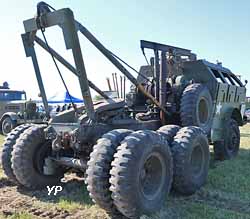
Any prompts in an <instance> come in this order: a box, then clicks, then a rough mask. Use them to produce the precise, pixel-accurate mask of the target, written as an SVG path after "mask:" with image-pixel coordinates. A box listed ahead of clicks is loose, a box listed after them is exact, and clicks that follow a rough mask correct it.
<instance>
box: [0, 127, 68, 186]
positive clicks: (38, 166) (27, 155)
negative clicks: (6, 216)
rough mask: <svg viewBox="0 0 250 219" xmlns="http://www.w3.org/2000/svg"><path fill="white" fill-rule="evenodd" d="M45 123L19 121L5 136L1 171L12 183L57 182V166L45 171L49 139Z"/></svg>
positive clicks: (60, 172) (49, 151) (29, 184)
mask: <svg viewBox="0 0 250 219" xmlns="http://www.w3.org/2000/svg"><path fill="white" fill-rule="evenodd" d="M44 128H45V126H42V125H31V124H30V125H21V126H18V127H17V128H15V129H14V130H12V131H11V133H10V134H9V135H8V136H7V138H6V140H5V142H4V145H3V152H2V165H3V170H4V173H5V174H6V175H7V176H8V178H9V179H10V180H11V181H13V182H15V183H16V184H19V185H22V186H24V187H26V188H29V189H41V188H44V187H46V186H47V185H57V184H58V183H59V182H60V180H61V178H62V177H63V171H62V169H61V168H58V169H56V170H54V173H53V174H45V173H44V167H45V166H46V158H47V157H49V156H50V154H51V142H50V141H49V140H46V138H45V133H44Z"/></svg>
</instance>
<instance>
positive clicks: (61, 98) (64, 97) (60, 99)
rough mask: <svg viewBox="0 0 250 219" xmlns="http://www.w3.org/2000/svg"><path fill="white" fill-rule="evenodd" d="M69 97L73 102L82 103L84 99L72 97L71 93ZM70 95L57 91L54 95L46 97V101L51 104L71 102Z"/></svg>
mask: <svg viewBox="0 0 250 219" xmlns="http://www.w3.org/2000/svg"><path fill="white" fill-rule="evenodd" d="M70 96H71V99H72V101H73V102H74V103H83V102H84V101H83V100H82V99H79V98H76V97H73V96H72V95H70ZM70 96H69V93H68V92H57V93H56V94H55V95H53V96H52V97H50V98H48V103H50V104H53V103H58V104H59V103H71V100H70Z"/></svg>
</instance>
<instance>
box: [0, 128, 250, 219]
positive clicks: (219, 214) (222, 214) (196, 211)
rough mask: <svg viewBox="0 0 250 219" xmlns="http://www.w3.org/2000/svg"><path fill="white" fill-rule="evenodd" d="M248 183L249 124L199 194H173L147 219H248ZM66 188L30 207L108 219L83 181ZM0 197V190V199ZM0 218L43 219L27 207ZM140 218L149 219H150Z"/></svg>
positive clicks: (0, 139) (213, 168)
mask: <svg viewBox="0 0 250 219" xmlns="http://www.w3.org/2000/svg"><path fill="white" fill-rule="evenodd" d="M2 142H3V137H2V136H0V143H2ZM211 153H212V152H211ZM3 177H5V176H4V175H3V173H2V171H0V180H1V178H3ZM69 184H70V183H69ZM249 184H250V125H245V126H244V127H242V128H241V149H240V153H239V155H238V157H237V158H235V159H233V160H228V161H224V162H214V161H213V160H212V161H211V165H210V171H209V177H208V181H207V184H206V185H205V186H204V187H203V188H202V189H201V190H200V191H198V192H197V193H196V194H194V195H192V196H189V197H184V196H179V195H177V194H174V193H173V192H172V193H171V195H170V197H169V198H168V201H167V202H166V205H165V207H164V208H163V209H162V210H161V211H160V212H158V213H157V214H156V215H153V216H152V217H150V218H153V219H160V218H161V219H165V218H171V219H173V218H183V219H196V218H197V219H198V218H204V219H216V218H218V219H236V218H237V219H238V218H239V219H243V218H244V219H245V218H246V219H247V218H249V219H250V186H249ZM77 185H78V186H77ZM68 186H70V187H67V191H66V192H65V193H63V194H62V195H61V196H60V197H57V198H55V199H52V200H51V199H49V200H47V199H46V198H39V200H38V201H35V202H34V203H33V204H32V205H33V206H38V207H39V206H43V207H44V206H45V207H47V208H53V207H55V208H56V209H63V210H65V211H67V212H69V214H72V217H69V218H90V219H94V218H95V219H97V218H100V219H101V218H108V217H107V215H106V214H105V213H104V212H103V211H102V210H101V209H100V208H98V206H96V205H94V204H93V203H92V202H91V201H90V198H89V197H88V194H87V192H86V188H85V185H84V183H83V182H81V183H80V184H72V185H68ZM0 188H1V187H0ZM13 194H18V192H17V191H15V193H13ZM1 195H2V194H1V190H0V199H1ZM44 195H46V193H44ZM39 197H40V196H39ZM0 209H1V208H0ZM20 209H21V210H20ZM1 215H2V218H8V219H10V218H11V219H29V218H42V217H35V216H34V214H32V213H30V212H29V211H27V210H26V208H23V209H22V208H19V210H18V211H15V213H13V214H12V215H10V216H8V215H5V214H3V212H1V211H0V218H1ZM74 216H75V217H74ZM65 218H67V217H65ZM142 218H143V219H148V218H149V217H142Z"/></svg>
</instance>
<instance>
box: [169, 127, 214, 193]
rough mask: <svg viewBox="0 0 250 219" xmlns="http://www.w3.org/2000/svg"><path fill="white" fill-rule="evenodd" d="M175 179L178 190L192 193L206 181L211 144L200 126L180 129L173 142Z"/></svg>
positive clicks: (174, 182)
mask: <svg viewBox="0 0 250 219" xmlns="http://www.w3.org/2000/svg"><path fill="white" fill-rule="evenodd" d="M172 153H173V158H174V181H173V187H174V189H175V190H176V191H178V192H180V193H182V194H185V195H191V194H193V193H194V192H195V191H196V190H198V189H199V188H201V186H203V185H204V184H205V182H206V179H207V175H208V169H209V160H210V153H209V145H208V140H207V137H206V135H205V134H204V132H203V130H202V129H201V128H199V127H194V126H189V127H184V128H182V129H180V131H179V132H177V134H176V136H175V137H174V141H173V143H172Z"/></svg>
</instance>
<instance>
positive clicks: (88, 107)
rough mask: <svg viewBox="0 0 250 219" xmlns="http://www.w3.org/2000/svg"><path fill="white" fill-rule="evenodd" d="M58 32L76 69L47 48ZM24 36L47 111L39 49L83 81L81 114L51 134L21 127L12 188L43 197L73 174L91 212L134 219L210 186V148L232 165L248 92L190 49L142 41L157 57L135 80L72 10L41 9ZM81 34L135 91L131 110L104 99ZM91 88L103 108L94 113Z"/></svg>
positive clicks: (11, 150)
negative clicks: (49, 33)
mask: <svg viewBox="0 0 250 219" xmlns="http://www.w3.org/2000/svg"><path fill="white" fill-rule="evenodd" d="M55 25H58V26H59V27H60V28H61V29H62V31H63V36H64V40H65V45H66V48H67V49H71V50H72V53H73V57H74V62H75V63H74V64H75V66H72V65H71V64H70V63H69V62H67V61H66V60H65V59H64V58H63V57H62V56H61V55H60V54H59V53H57V52H56V51H55V50H54V49H52V48H51V47H50V46H49V45H48V40H47V39H46V36H45V30H46V28H49V27H51V26H55ZM24 28H25V33H24V34H22V39H23V43H24V48H25V52H26V56H27V57H31V59H32V61H33V65H34V69H35V72H36V76H37V81H38V85H39V88H40V92H41V95H42V97H43V103H44V106H45V109H46V110H47V108H48V104H47V98H46V93H45V90H44V87H43V82H42V78H41V73H40V70H39V66H38V62H37V57H36V53H35V49H34V44H36V45H40V46H41V47H42V48H43V49H45V51H47V52H48V53H49V54H50V55H51V56H52V58H53V60H54V61H55V64H56V63H57V62H56V60H57V61H59V62H60V63H61V64H62V65H64V66H65V67H66V68H68V69H69V70H70V71H72V72H73V73H74V74H75V75H76V76H77V77H78V79H79V84H80V87H81V91H82V96H83V99H84V103H85V106H83V107H78V108H74V109H71V110H68V111H65V112H63V113H59V114H58V115H56V116H55V117H54V118H53V119H51V120H50V121H49V124H48V125H47V126H45V125H43V126H38V125H23V126H20V127H18V128H16V129H15V130H13V131H12V132H11V134H10V135H9V137H8V138H7V139H6V141H5V144H4V152H3V157H4V159H2V160H3V167H4V170H5V173H6V175H7V176H9V178H10V179H11V180H12V181H15V182H16V183H17V184H20V185H23V186H25V187H27V188H30V189H39V188H43V187H45V186H47V185H56V184H57V183H59V182H60V180H61V178H62V177H63V175H64V173H66V172H67V171H68V170H69V169H70V170H74V171H76V172H78V173H85V176H86V184H87V189H88V191H89V194H90V196H91V198H92V199H93V200H94V202H95V203H97V204H98V205H99V206H101V207H102V208H104V209H105V210H106V211H107V212H108V213H109V214H111V215H115V216H117V217H118V218H121V217H122V215H123V216H125V217H127V218H138V217H139V216H140V215H142V214H151V213H153V212H155V211H157V210H159V209H160V208H161V206H162V205H163V203H164V201H165V200H166V197H167V195H168V193H169V191H170V189H171V188H173V189H175V190H176V191H178V192H179V193H181V194H184V195H190V194H193V193H194V192H195V191H196V190H198V189H199V188H200V187H201V186H202V185H204V183H205V182H206V178H207V174H208V168H209V159H210V153H209V142H210V143H211V144H213V145H214V151H215V155H216V158H218V159H227V158H232V157H234V156H236V154H237V152H238V150H239V141H240V135H239V126H240V125H242V114H241V113H242V112H241V110H242V111H243V105H242V102H243V101H244V100H245V92H246V89H245V87H244V86H243V84H242V83H241V81H240V80H239V79H238V78H237V77H236V76H235V75H234V74H233V73H232V72H231V71H230V70H229V69H226V68H224V67H222V66H221V65H217V64H212V63H209V62H207V61H205V60H197V57H196V55H195V54H193V53H192V52H191V51H190V50H188V49H182V48H178V47H174V46H169V45H164V44H159V43H155V42H149V41H141V48H142V50H143V51H144V50H146V49H151V50H153V51H154V54H155V57H154V59H152V61H151V64H149V65H147V66H143V67H142V68H141V70H140V72H138V74H139V76H138V78H137V79H136V78H135V77H134V76H133V75H132V74H131V73H130V72H129V71H128V70H127V67H129V65H128V64H126V62H125V61H123V60H122V59H120V58H119V57H118V56H116V55H115V54H114V53H112V52H111V51H109V50H108V49H107V48H105V47H104V46H103V44H101V43H100V42H99V41H98V40H97V39H96V38H95V36H94V35H93V34H91V33H90V32H89V31H88V30H87V29H86V28H85V27H84V26H83V25H81V24H80V23H79V22H78V21H76V20H75V19H74V16H73V12H72V11H71V10H70V9H68V8H64V9H60V10H54V9H53V8H52V7H50V6H49V5H48V4H46V3H44V2H42V3H39V4H38V7H37V17H35V18H31V19H29V20H26V21H24ZM37 31H41V32H42V35H43V38H44V39H43V40H42V39H40V38H39V37H38V36H37V35H36V33H37ZM79 32H80V33H82V34H83V35H84V36H85V37H86V38H87V39H88V40H89V41H90V42H91V43H92V44H93V45H94V46H95V47H96V48H97V49H98V50H99V51H100V52H101V53H102V54H103V55H104V56H105V57H107V59H108V60H109V61H111V62H112V63H113V64H114V65H115V66H116V67H117V69H119V70H120V72H121V73H122V74H124V75H125V76H126V77H127V79H129V80H130V81H131V82H132V83H133V85H134V87H132V89H131V91H130V92H129V94H128V95H127V101H123V100H120V99H117V98H116V99H111V98H108V97H107V96H106V95H105V93H103V92H102V91H101V90H100V89H98V88H97V87H96V86H95V85H94V84H93V83H92V82H91V81H89V80H88V78H87V74H86V69H85V67H84V62H83V57H82V53H81V49H80V44H79V38H78V33H79ZM125 66H126V67H125ZM56 67H57V70H58V72H59V74H60V76H61V78H62V79H63V77H62V75H61V72H60V70H59V68H58V66H57V64H56ZM63 82H64V84H65V85H66V83H65V81H64V80H63ZM65 87H66V89H67V86H65ZM90 88H92V89H94V90H95V91H96V92H98V93H99V94H100V95H101V96H103V97H104V99H103V100H100V101H98V102H94V103H93V101H92V98H91V93H90Z"/></svg>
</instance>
